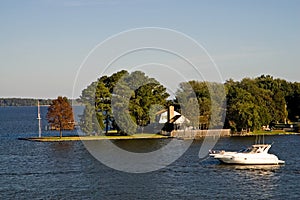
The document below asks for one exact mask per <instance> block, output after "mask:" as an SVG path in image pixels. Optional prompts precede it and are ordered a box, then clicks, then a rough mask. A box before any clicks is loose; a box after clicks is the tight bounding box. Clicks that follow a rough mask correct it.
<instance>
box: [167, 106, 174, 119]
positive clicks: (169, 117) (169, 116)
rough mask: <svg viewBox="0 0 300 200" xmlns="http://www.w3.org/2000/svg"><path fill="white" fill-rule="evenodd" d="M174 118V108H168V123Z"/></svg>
mask: <svg viewBox="0 0 300 200" xmlns="http://www.w3.org/2000/svg"><path fill="white" fill-rule="evenodd" d="M173 117H174V106H169V108H168V122H170V121H171V119H172V118H173Z"/></svg>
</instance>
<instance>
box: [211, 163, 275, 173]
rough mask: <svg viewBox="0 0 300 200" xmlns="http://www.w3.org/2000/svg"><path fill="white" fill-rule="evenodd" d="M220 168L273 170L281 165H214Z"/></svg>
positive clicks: (255, 170)
mask: <svg viewBox="0 0 300 200" xmlns="http://www.w3.org/2000/svg"><path fill="white" fill-rule="evenodd" d="M216 167H217V168H220V169H233V170H245V171H254V172H257V171H265V172H268V171H270V172H274V171H275V170H278V169H279V168H280V167H281V165H226V164H219V165H217V166H216Z"/></svg>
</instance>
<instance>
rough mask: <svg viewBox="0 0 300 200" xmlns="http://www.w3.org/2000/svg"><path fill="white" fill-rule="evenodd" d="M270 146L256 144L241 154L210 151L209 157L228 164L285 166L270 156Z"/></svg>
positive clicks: (240, 152)
mask: <svg viewBox="0 0 300 200" xmlns="http://www.w3.org/2000/svg"><path fill="white" fill-rule="evenodd" d="M270 148H271V145H270V144H255V145H252V147H250V148H248V149H245V150H242V151H239V152H226V151H224V150H222V151H210V154H209V156H210V157H213V158H215V159H218V160H220V161H221V162H223V163H227V164H241V165H278V164H284V161H283V160H279V159H278V157H277V156H275V155H274V154H269V153H268V151H269V149H270Z"/></svg>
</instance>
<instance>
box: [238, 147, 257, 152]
mask: <svg viewBox="0 0 300 200" xmlns="http://www.w3.org/2000/svg"><path fill="white" fill-rule="evenodd" d="M258 149H259V148H258V147H249V148H246V149H242V150H240V151H239V152H240V153H258V151H257V150H258Z"/></svg>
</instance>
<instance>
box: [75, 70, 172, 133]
mask: <svg viewBox="0 0 300 200" xmlns="http://www.w3.org/2000/svg"><path fill="white" fill-rule="evenodd" d="M168 96H169V94H168V93H167V92H166V88H165V87H163V86H162V85H160V83H159V82H158V81H156V80H155V79H153V78H150V77H148V76H146V75H145V73H143V72H141V71H135V72H132V73H128V72H127V71H125V70H122V71H119V72H117V73H114V74H112V75H111V76H102V77H100V78H99V79H98V80H97V81H96V82H93V83H92V84H91V85H90V86H88V87H87V88H86V89H85V90H83V92H82V95H81V98H80V101H81V102H82V103H84V104H85V105H88V106H87V107H86V109H88V108H90V107H91V106H94V108H95V116H96V117H97V121H98V124H99V126H100V127H101V129H105V126H106V124H105V122H106V123H109V124H110V125H111V126H112V127H111V128H114V129H116V130H118V132H119V133H120V134H132V133H135V132H136V129H137V127H141V129H143V127H145V126H147V125H148V124H149V123H150V121H151V118H152V119H153V114H154V112H153V109H157V108H159V105H161V106H165V105H166V103H167V100H166V99H167V98H168ZM88 118H89V120H88ZM92 119H93V118H92V117H91V116H89V115H88V114H87V113H86V112H85V113H84V114H83V116H82V118H81V124H82V125H83V127H84V128H83V129H85V130H88V132H91V131H92V130H93V131H95V130H94V128H92V127H91V125H89V124H92V123H91V122H90V123H89V122H88V121H91V120H92ZM87 126H89V127H87Z"/></svg>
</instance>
